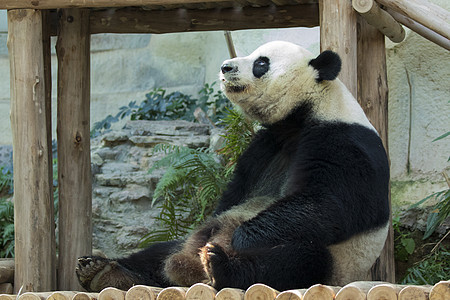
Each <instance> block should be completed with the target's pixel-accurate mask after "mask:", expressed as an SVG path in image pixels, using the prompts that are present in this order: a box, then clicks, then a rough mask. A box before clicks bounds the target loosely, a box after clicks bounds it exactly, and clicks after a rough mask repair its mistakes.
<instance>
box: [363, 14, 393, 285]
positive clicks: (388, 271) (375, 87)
mask: <svg viewBox="0 0 450 300" xmlns="http://www.w3.org/2000/svg"><path fill="white" fill-rule="evenodd" d="M357 21H358V29H359V30H358V39H357V50H358V51H357V53H358V59H357V69H358V72H357V74H358V97H357V100H358V102H359V104H360V105H361V107H362V108H363V110H364V112H365V114H366V116H367V118H368V119H369V120H370V122H371V123H372V125H373V126H374V127H375V129H376V130H377V131H378V133H379V135H380V137H381V140H382V141H383V145H384V147H385V149H386V153H387V154H388V155H389V145H388V86H387V71H386V48H385V38H384V35H383V34H381V33H380V32H379V31H378V30H377V29H375V28H374V27H372V26H370V25H369V24H367V22H366V21H365V20H364V19H363V18H362V17H361V16H359V17H358V20H357ZM390 205H391V204H390V201H389V206H390ZM390 223H391V224H390V225H389V232H388V236H387V239H386V242H385V245H384V248H383V250H382V252H381V255H380V257H379V259H377V261H376V262H375V264H374V266H373V267H372V269H371V278H370V280H381V281H387V282H395V263H394V233H393V229H392V221H390Z"/></svg>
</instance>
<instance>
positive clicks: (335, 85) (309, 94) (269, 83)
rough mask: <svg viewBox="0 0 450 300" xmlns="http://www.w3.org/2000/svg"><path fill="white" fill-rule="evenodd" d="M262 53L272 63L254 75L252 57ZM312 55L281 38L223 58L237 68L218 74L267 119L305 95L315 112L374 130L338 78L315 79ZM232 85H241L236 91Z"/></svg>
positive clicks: (229, 90) (229, 91) (240, 100)
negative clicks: (248, 52) (238, 54)
mask: <svg viewBox="0 0 450 300" xmlns="http://www.w3.org/2000/svg"><path fill="white" fill-rule="evenodd" d="M260 56H265V57H268V58H269V60H270V68H269V71H268V72H267V73H266V74H265V75H264V76H262V77H261V78H256V77H254V75H253V72H252V69H253V62H254V61H255V60H256V59H258V58H259V57H260ZM311 59H313V55H312V54H311V53H310V52H309V51H308V50H306V49H304V48H302V47H300V46H298V45H295V44H292V43H288V42H282V41H275V42H270V43H267V44H265V45H262V46H261V47H259V48H258V49H256V50H255V51H254V52H253V53H252V54H250V55H249V56H246V57H237V58H233V59H229V60H226V61H225V62H224V64H225V63H227V64H231V65H233V66H236V67H237V69H238V70H237V72H228V73H225V74H223V73H221V74H220V79H221V83H222V89H223V90H224V92H225V94H226V96H227V97H228V99H230V100H231V101H232V102H234V103H235V104H237V105H239V106H240V107H241V108H242V109H243V110H244V112H246V113H247V114H248V115H249V116H250V117H253V118H255V119H257V120H258V121H260V122H262V123H264V124H272V123H275V122H277V121H280V120H282V119H283V118H285V117H286V116H287V115H288V114H289V113H290V112H291V111H292V110H293V109H294V108H296V107H297V106H298V105H299V104H300V103H301V102H302V101H305V100H310V101H311V102H312V103H313V113H314V117H316V118H318V119H320V120H324V121H342V122H346V123H358V124H361V125H363V126H366V127H368V128H371V129H373V130H375V129H374V128H373V126H372V125H371V124H370V122H369V120H368V119H367V117H366V116H365V114H364V112H363V110H362V108H361V107H360V106H359V104H358V102H357V101H356V100H355V98H354V97H353V96H352V94H351V93H350V92H349V91H348V90H347V88H346V87H345V86H344V84H342V82H341V81H340V80H339V79H335V80H332V81H325V80H324V81H322V82H320V83H318V82H317V81H316V78H317V76H318V73H317V70H315V69H314V68H313V67H312V66H310V65H309V64H308V63H309V62H310V60H311ZM233 87H242V88H243V89H242V91H240V92H236V89H233ZM255 112H257V113H255Z"/></svg>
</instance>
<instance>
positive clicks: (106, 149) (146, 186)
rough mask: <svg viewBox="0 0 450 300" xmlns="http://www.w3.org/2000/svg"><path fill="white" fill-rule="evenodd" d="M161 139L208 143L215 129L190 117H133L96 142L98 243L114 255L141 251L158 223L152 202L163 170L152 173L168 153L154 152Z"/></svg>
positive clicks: (93, 149) (95, 237)
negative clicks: (158, 162)
mask: <svg viewBox="0 0 450 300" xmlns="http://www.w3.org/2000/svg"><path fill="white" fill-rule="evenodd" d="M214 132H215V131H214ZM215 136H217V134H213V144H212V147H214V145H215V144H214V141H217V138H214V137H215ZM158 143H167V144H172V145H182V146H187V147H190V148H198V147H209V146H210V144H211V143H210V128H209V127H208V126H207V125H203V124H198V123H190V122H186V121H170V122H169V121H128V122H127V123H126V125H125V126H124V128H123V129H121V130H114V131H111V132H108V133H106V134H104V135H102V136H99V137H97V138H95V139H94V140H93V141H92V147H91V153H92V171H93V176H94V177H93V178H94V182H93V199H92V212H93V234H94V235H93V244H94V248H97V249H100V250H102V251H103V252H104V253H105V254H106V255H107V256H109V257H115V256H118V255H123V254H124V253H127V252H131V251H134V250H136V249H137V246H138V244H139V241H140V239H141V238H142V237H143V236H144V235H146V234H147V233H149V232H150V231H151V230H153V229H156V228H157V227H158V224H157V223H156V220H155V217H156V216H158V214H159V211H158V209H155V208H154V207H152V205H151V204H152V196H153V191H154V189H155V186H156V184H157V182H158V180H159V179H160V178H161V176H162V174H163V170H159V169H157V170H155V171H153V172H152V173H149V172H148V171H149V169H150V168H151V167H152V166H153V164H154V163H155V162H156V161H158V160H160V159H161V157H162V155H163V154H162V153H161V152H157V153H153V147H154V146H155V145H156V144H158Z"/></svg>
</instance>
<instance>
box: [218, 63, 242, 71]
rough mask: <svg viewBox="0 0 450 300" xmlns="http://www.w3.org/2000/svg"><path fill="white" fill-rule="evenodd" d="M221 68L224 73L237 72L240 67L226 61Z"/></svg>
mask: <svg viewBox="0 0 450 300" xmlns="http://www.w3.org/2000/svg"><path fill="white" fill-rule="evenodd" d="M220 69H221V70H222V73H223V74H225V73H233V72H236V71H237V69H238V68H237V66H235V65H232V64H230V63H224V64H223V65H222V67H221V68H220Z"/></svg>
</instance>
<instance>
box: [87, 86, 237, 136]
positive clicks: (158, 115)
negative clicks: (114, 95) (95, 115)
mask: <svg viewBox="0 0 450 300" xmlns="http://www.w3.org/2000/svg"><path fill="white" fill-rule="evenodd" d="M214 84H215V82H214V83H213V84H211V85H209V84H205V85H204V87H203V88H202V89H201V90H200V91H199V92H198V94H199V98H198V99H197V98H194V97H192V96H189V95H185V94H183V93H180V92H173V93H170V94H166V90H164V89H162V88H158V89H153V90H152V91H150V92H149V93H148V94H146V95H145V99H144V100H143V101H142V102H141V103H140V104H139V105H138V104H136V101H131V102H130V103H129V104H128V106H122V107H120V109H119V112H118V113H117V114H116V116H112V115H108V116H107V117H106V118H105V119H103V120H101V121H99V122H96V123H95V124H94V126H93V128H92V130H91V135H92V136H97V135H98V134H100V132H102V131H104V130H107V129H109V128H111V124H112V123H115V122H117V121H119V119H125V118H127V117H129V118H130V119H131V120H177V119H179V120H187V121H195V117H194V111H195V109H196V108H198V107H200V108H201V109H202V110H203V111H204V112H206V113H207V115H208V117H209V118H210V119H211V120H212V121H213V122H216V121H217V120H218V119H220V118H222V117H223V116H224V113H225V110H226V109H227V108H229V107H231V104H230V102H229V101H228V99H227V98H226V97H225V96H224V94H223V93H222V92H221V91H218V92H215V93H214Z"/></svg>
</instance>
